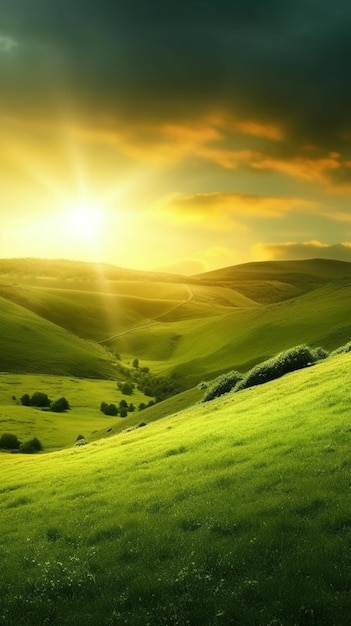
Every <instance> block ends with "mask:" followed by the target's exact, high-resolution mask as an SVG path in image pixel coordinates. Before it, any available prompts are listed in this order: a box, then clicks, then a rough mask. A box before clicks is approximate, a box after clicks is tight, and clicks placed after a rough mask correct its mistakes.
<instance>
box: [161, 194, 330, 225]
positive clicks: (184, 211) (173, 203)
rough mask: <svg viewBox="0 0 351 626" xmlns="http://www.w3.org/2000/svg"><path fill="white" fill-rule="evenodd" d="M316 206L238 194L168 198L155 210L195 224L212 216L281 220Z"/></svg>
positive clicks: (308, 202) (180, 195) (302, 202)
mask: <svg viewBox="0 0 351 626" xmlns="http://www.w3.org/2000/svg"><path fill="white" fill-rule="evenodd" d="M317 207H318V204H317V203H316V202H313V201H311V200H306V199H304V198H293V197H279V196H277V197H274V196H272V197H269V196H257V195H250V194H239V193H221V192H214V193H197V194H191V195H183V194H170V195H168V196H166V197H165V198H162V199H161V200H160V201H159V203H158V205H157V208H158V209H160V210H167V211H171V212H172V213H174V214H175V215H176V216H177V218H178V219H179V220H180V221H189V220H190V221H197V220H202V219H204V218H208V217H210V216H211V215H212V216H217V217H218V216H219V215H220V216H221V217H222V218H228V217H229V218H230V217H235V216H237V215H256V216H259V217H267V218H270V217H281V216H283V215H285V214H286V213H288V212H290V211H293V210H294V209H309V210H312V211H313V210H315V209H316V208H317Z"/></svg>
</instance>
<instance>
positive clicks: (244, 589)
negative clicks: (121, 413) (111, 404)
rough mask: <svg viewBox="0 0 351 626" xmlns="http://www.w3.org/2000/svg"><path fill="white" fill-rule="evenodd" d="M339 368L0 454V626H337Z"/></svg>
mask: <svg viewBox="0 0 351 626" xmlns="http://www.w3.org/2000/svg"><path fill="white" fill-rule="evenodd" d="M350 365H351V355H349V354H347V355H342V356H339V357H334V358H329V359H327V360H326V361H323V362H320V363H318V364H317V365H315V366H314V367H313V368H307V369H306V370H302V371H299V372H295V373H292V374H289V375H287V376H285V377H283V378H281V379H279V380H277V381H273V382H270V383H267V384H266V385H261V386H259V387H255V388H252V389H247V390H245V391H242V392H240V393H237V394H229V395H228V396H225V397H224V398H220V399H219V400H217V401H216V400H215V401H213V402H210V403H208V404H206V405H196V406H194V407H193V408H192V409H187V410H185V411H183V412H180V413H178V414H176V415H174V416H173V417H168V418H166V419H163V420H160V421H158V422H156V423H154V424H149V425H147V426H146V427H144V428H139V429H136V430H133V431H131V432H128V433H124V434H121V435H118V436H116V437H112V438H110V439H108V440H101V441H97V442H94V443H92V444H90V445H87V446H83V447H82V448H79V449H78V448H71V449H69V450H65V451H61V452H55V453H52V454H50V455H45V454H44V455H39V456H34V457H26V456H24V455H10V454H9V455H6V454H2V455H1V456H0V464H1V477H2V482H1V500H0V510H1V540H0V555H1V569H0V587H1V594H0V623H2V624H4V625H6V626H15V625H16V626H17V625H22V626H26V625H32V624H48V623H51V624H60V625H61V624H62V625H66V626H74V625H75V624H77V623H84V626H95V624H100V625H101V626H109V625H111V624H116V625H117V624H118V625H119V624H127V625H130V626H145V625H146V624H152V625H153V626H154V625H155V626H157V625H164V626H166V625H167V626H175V625H185V624H188V625H190V626H197V625H198V624H206V625H208V626H215V625H219V624H221V625H228V624H238V625H239V624H240V625H241V624H242V625H245V626H246V625H252V626H268V624H269V625H280V626H293V625H299V626H303V625H316V626H317V625H319V626H320V625H323V626H332V625H333V626H347V625H348V624H349V615H350V588H351V568H350V556H349V555H350V548H351V534H350V527H351V507H350V503H349V491H350V467H351V464H350V454H349V452H350V444H351V430H350V420H349V412H350V410H349V409H350V407H349V395H350V394H349V387H350V384H349V383H350V376H349V372H350ZM287 399H288V401H287ZM38 477H40V479H39V478H38Z"/></svg>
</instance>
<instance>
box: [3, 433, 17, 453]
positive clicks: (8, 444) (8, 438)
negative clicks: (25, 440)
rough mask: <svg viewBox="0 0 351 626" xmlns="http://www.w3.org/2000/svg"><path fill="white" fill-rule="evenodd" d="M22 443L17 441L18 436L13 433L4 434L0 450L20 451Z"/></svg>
mask: <svg viewBox="0 0 351 626" xmlns="http://www.w3.org/2000/svg"><path fill="white" fill-rule="evenodd" d="M20 445H21V442H20V441H19V440H18V439H17V436H16V435H12V434H11V433H4V434H3V435H1V437H0V448H1V449H3V450H18V449H19V447H20Z"/></svg>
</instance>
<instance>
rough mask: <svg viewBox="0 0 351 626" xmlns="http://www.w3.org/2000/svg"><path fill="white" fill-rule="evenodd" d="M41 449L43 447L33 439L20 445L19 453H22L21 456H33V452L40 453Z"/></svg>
mask: <svg viewBox="0 0 351 626" xmlns="http://www.w3.org/2000/svg"><path fill="white" fill-rule="evenodd" d="M42 449H43V446H42V445H41V443H40V441H39V439H38V438H37V437H34V438H33V439H30V440H29V441H26V442H25V443H23V444H22V445H21V447H20V452H23V454H34V453H35V452H40V451H41V450H42Z"/></svg>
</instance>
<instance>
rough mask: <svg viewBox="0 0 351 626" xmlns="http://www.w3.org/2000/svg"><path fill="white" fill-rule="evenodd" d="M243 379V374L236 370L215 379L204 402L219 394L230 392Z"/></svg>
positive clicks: (217, 396)
mask: <svg viewBox="0 0 351 626" xmlns="http://www.w3.org/2000/svg"><path fill="white" fill-rule="evenodd" d="M242 379H243V375H242V374H240V372H236V371H235V370H233V371H232V372H228V373H227V374H223V376H220V377H219V378H217V379H216V380H215V383H214V385H213V386H212V387H211V388H210V389H209V390H208V391H207V392H206V393H205V395H204V397H203V399H202V402H209V400H214V398H219V396H222V395H223V394H225V393H229V391H231V390H232V389H233V388H234V387H235V385H236V384H237V383H238V382H239V381H240V380H242Z"/></svg>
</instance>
